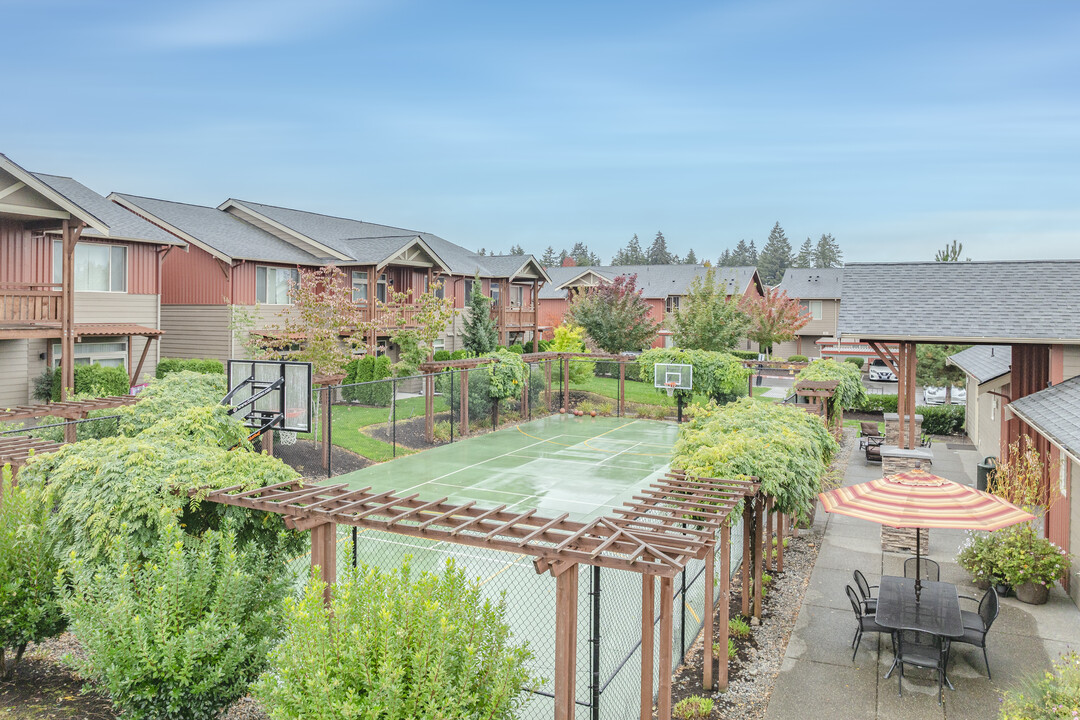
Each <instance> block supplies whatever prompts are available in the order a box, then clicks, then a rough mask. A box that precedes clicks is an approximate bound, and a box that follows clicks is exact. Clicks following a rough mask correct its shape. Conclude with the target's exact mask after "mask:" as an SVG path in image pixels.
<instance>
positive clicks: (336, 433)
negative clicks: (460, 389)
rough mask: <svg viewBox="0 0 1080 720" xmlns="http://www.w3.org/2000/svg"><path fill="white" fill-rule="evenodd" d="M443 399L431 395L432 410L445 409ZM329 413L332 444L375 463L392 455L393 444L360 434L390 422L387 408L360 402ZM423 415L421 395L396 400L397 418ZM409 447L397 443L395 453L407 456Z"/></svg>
mask: <svg viewBox="0 0 1080 720" xmlns="http://www.w3.org/2000/svg"><path fill="white" fill-rule="evenodd" d="M447 407H449V406H448V405H447V402H446V399H445V398H442V397H436V398H435V412H437V413H439V412H445V411H446V409H447ZM331 412H332V415H333V421H332V422H333V443H334V445H337V446H338V447H341V448H345V449H346V450H350V451H352V452H354V453H356V454H357V455H362V456H363V457H366V458H368V459H369V460H374V461H375V462H383V461H385V460H390V459H391V458H393V457H394V446H393V445H391V444H390V443H388V442H383V441H382V440H376V439H375V438H373V437H369V436H368V435H367V434H365V433H364V431H363V428H366V427H368V426H370V425H378V424H380V423H385V422H389V421H390V408H389V407H363V406H360V405H335V406H334V407H333V410H332V411H331ZM423 414H424V398H422V397H416V398H406V399H404V400H398V401H397V410H396V412H395V416H396V417H397V419H398V420H408V419H410V418H414V417H419V416H421V415H423ZM298 437H301V438H303V439H305V440H310V439H312V435H311V434H310V433H305V434H302V435H299V436H298ZM412 452H415V451H413V450H409V449H407V448H405V447H402V446H401V445H398V448H397V455H408V454H410V453H412Z"/></svg>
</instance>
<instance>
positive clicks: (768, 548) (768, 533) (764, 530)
mask: <svg viewBox="0 0 1080 720" xmlns="http://www.w3.org/2000/svg"><path fill="white" fill-rule="evenodd" d="M764 505H765V506H764V508H762V513H763V516H762V523H761V558H762V560H761V562H762V565H761V570H762V572H770V571H772V498H769V499H768V500H766V501H765V503H764Z"/></svg>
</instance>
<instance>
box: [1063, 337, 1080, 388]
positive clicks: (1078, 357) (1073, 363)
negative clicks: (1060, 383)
mask: <svg viewBox="0 0 1080 720" xmlns="http://www.w3.org/2000/svg"><path fill="white" fill-rule="evenodd" d="M1063 360H1064V362H1063V369H1064V374H1063V375H1062V379H1064V380H1068V379H1069V378H1071V377H1076V376H1077V375H1080V345H1066V346H1065V352H1064V358H1063Z"/></svg>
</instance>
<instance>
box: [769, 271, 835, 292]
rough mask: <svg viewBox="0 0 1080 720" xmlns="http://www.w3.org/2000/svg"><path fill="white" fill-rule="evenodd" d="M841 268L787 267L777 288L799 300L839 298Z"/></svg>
mask: <svg viewBox="0 0 1080 720" xmlns="http://www.w3.org/2000/svg"><path fill="white" fill-rule="evenodd" d="M843 286H844V269H843V268H788V269H787V270H786V271H785V272H784V279H783V280H781V281H780V284H779V285H777V288H778V289H779V290H781V291H782V292H786V293H787V294H788V297H791V298H796V299H799V300H839V299H840V292H841V289H842V288H843Z"/></svg>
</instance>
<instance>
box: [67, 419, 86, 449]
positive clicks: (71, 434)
mask: <svg viewBox="0 0 1080 720" xmlns="http://www.w3.org/2000/svg"><path fill="white" fill-rule="evenodd" d="M83 417H85V415H84V416H83ZM74 419H75V418H70V417H69V418H67V422H66V423H64V442H65V443H73V442H75V441H76V440H78V428H79V426H78V425H76V424H75V423H74V422H73V421H74Z"/></svg>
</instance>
